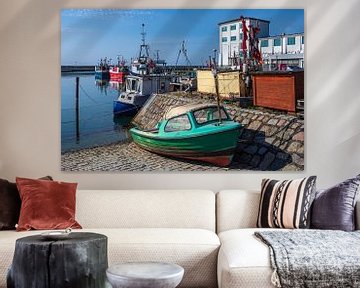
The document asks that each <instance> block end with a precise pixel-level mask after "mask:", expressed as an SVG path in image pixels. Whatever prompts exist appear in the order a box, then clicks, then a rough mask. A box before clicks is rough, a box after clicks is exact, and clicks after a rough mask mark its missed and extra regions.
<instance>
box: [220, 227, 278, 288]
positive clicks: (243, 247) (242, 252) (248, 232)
mask: <svg viewBox="0 0 360 288" xmlns="http://www.w3.org/2000/svg"><path fill="white" fill-rule="evenodd" d="M262 230H267V231H269V230H274V229H266V228H249V229H234V230H228V231H224V232H221V233H220V234H219V238H220V242H221V248H220V251H219V258H218V267H217V269H218V283H219V288H230V287H231V288H237V287H248V288H251V287H264V288H267V287H269V288H270V287H272V288H273V287H274V286H273V285H272V284H271V280H270V279H271V274H272V269H271V267H270V253H269V247H268V246H266V245H265V244H264V243H263V242H261V241H260V240H259V239H258V238H256V237H255V236H254V232H255V231H262ZM277 230H279V229H277Z"/></svg>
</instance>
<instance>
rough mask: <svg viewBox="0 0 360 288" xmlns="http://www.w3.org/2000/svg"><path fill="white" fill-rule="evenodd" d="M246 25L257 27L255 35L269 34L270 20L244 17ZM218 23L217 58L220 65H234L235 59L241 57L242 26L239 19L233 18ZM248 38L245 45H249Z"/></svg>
mask: <svg viewBox="0 0 360 288" xmlns="http://www.w3.org/2000/svg"><path fill="white" fill-rule="evenodd" d="M244 20H245V24H246V27H247V28H249V27H250V25H252V27H258V28H259V29H260V31H259V33H258V34H257V37H258V38H260V37H268V36H269V24H270V21H267V20H261V19H256V18H250V17H244ZM218 25H219V43H220V51H219V59H218V64H219V65H220V66H234V65H236V64H235V61H236V60H237V59H238V58H239V57H240V58H242V41H243V36H244V35H243V27H242V21H241V19H240V18H239V19H234V20H230V21H226V22H221V23H219V24H218ZM248 42H249V40H247V47H249V43H248Z"/></svg>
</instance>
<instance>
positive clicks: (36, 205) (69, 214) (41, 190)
mask: <svg viewBox="0 0 360 288" xmlns="http://www.w3.org/2000/svg"><path fill="white" fill-rule="evenodd" d="M16 185H17V187H18V189H19V194H20V198H21V201H22V203H21V209H20V217H19V223H18V226H17V228H16V230H17V231H24V230H31V229H34V230H41V229H66V228H81V226H80V224H79V223H78V222H76V221H75V193H76V187H77V183H65V182H56V181H49V180H35V179H27V178H19V177H17V178H16Z"/></svg>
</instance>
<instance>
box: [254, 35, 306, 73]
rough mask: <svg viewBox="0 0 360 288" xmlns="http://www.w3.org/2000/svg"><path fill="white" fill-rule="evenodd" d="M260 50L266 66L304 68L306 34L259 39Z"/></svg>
mask: <svg viewBox="0 0 360 288" xmlns="http://www.w3.org/2000/svg"><path fill="white" fill-rule="evenodd" d="M259 50H260V53H261V56H262V59H263V61H264V64H268V65H269V66H270V67H271V66H275V65H276V66H278V65H279V64H286V65H291V66H299V67H301V68H304V33H296V34H282V35H278V36H269V37H261V38H260V37H259Z"/></svg>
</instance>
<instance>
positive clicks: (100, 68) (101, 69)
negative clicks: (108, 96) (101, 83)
mask: <svg viewBox="0 0 360 288" xmlns="http://www.w3.org/2000/svg"><path fill="white" fill-rule="evenodd" d="M109 68H110V66H109V63H108V60H107V58H106V57H105V58H104V59H100V61H99V63H98V65H96V66H95V79H97V80H105V81H108V80H109V79H110V72H109Z"/></svg>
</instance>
